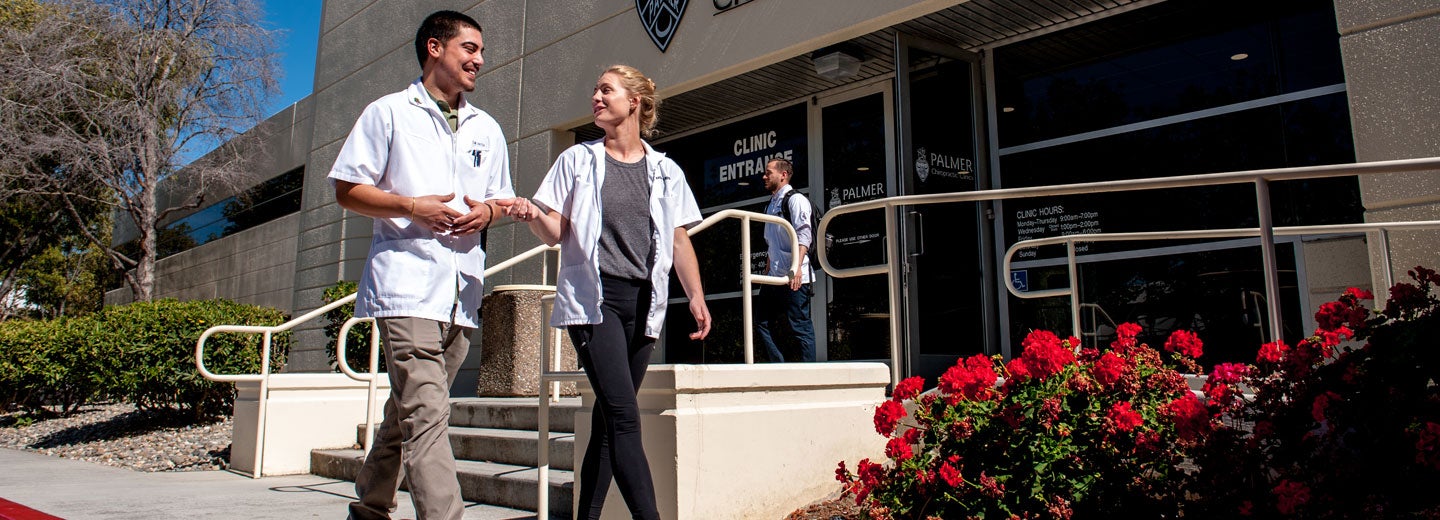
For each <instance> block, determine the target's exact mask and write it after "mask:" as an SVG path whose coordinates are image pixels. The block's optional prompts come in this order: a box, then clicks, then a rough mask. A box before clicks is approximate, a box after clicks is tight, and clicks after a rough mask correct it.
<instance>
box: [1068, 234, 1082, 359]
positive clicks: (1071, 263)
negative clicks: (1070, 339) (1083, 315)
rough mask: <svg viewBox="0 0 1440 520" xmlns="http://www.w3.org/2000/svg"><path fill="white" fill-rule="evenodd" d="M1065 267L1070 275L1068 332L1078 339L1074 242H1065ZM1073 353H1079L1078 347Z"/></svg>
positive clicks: (1077, 289)
mask: <svg viewBox="0 0 1440 520" xmlns="http://www.w3.org/2000/svg"><path fill="white" fill-rule="evenodd" d="M1065 258H1066V261H1065V267H1066V269H1067V270H1068V272H1069V273H1070V330H1071V334H1072V335H1074V336H1075V337H1077V338H1078V337H1080V333H1081V330H1080V288H1079V287H1077V285H1079V284H1080V276H1079V275H1078V274H1077V273H1078V272H1079V270H1078V269H1077V268H1076V265H1075V241H1074V240H1066V241H1065ZM1075 352H1077V353H1078V352H1080V346H1079V345H1076V346H1075Z"/></svg>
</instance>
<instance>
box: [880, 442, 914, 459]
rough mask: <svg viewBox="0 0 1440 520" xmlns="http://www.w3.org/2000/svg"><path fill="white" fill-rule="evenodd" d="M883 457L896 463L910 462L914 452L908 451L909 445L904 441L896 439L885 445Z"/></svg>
mask: <svg viewBox="0 0 1440 520" xmlns="http://www.w3.org/2000/svg"><path fill="white" fill-rule="evenodd" d="M885 456H886V457H890V458H892V459H895V460H897V461H900V460H910V458H911V457H914V456H915V452H914V451H911V450H910V443H908V442H905V439H903V438H900V437H896V438H894V439H890V442H887V443H885Z"/></svg>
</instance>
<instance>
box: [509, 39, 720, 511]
mask: <svg viewBox="0 0 1440 520" xmlns="http://www.w3.org/2000/svg"><path fill="white" fill-rule="evenodd" d="M590 102H591V109H592V110H593V112H594V115H595V125H596V126H598V127H600V128H601V129H603V130H605V137H604V138H603V139H599V140H595V141H591V142H588V143H582V144H577V145H575V146H573V147H571V148H570V149H568V150H566V151H565V152H564V153H562V154H561V155H560V157H559V159H557V160H556V161H555V165H554V166H552V167H551V168H550V172H549V173H548V174H546V176H545V180H544V181H542V182H541V184H540V188H539V190H537V192H536V194H535V199H534V203H533V204H531V202H530V201H527V200H525V199H515V201H514V202H509V201H507V202H506V204H507V205H509V204H513V206H511V207H510V208H507V210H506V213H508V214H509V215H511V216H512V217H514V218H516V219H518V220H521V221H526V222H529V223H530V230H531V231H532V232H534V233H535V235H536V236H538V237H540V239H541V240H543V241H544V242H545V243H546V244H550V245H554V244H556V243H559V244H560V246H561V247H560V273H559V277H558V279H557V280H556V282H555V287H556V294H555V312H554V313H553V314H552V318H551V325H553V326H556V327H559V326H564V327H566V330H567V332H568V333H569V334H570V339H571V342H572V343H574V345H575V347H576V351H577V352H578V354H579V359H580V363H581V365H582V366H583V367H584V369H585V375H586V376H587V378H588V379H589V382H590V386H591V388H593V389H594V391H595V397H596V403H595V410H594V413H593V419H594V420H593V423H592V427H591V434H590V443H589V446H588V447H586V449H585V460H584V463H583V464H582V465H581V469H580V505H579V511H578V512H577V513H578V514H577V515H576V516H577V517H578V518H592V519H594V518H600V509H601V506H602V505H603V504H604V502H605V493H606V491H607V490H608V489H609V488H610V481H611V479H612V478H613V479H614V480H615V481H616V482H617V483H618V484H619V488H620V493H621V495H622V496H623V497H624V498H625V503H626V505H627V506H629V508H630V514H631V516H632V517H634V518H644V519H657V518H659V513H658V512H657V510H656V505H655V489H654V484H653V482H652V480H651V476H650V466H649V463H648V462H647V460H646V458H645V450H644V446H643V444H642V442H641V437H640V413H639V405H638V403H637V401H636V397H635V395H636V392H637V391H638V390H639V388H640V383H641V381H642V380H644V378H645V371H646V369H647V368H648V367H649V362H650V354H651V352H652V351H653V350H654V348H655V340H656V339H657V338H658V337H659V336H660V328H661V327H662V326H663V325H664V323H665V308H666V303H667V300H668V293H669V288H670V268H671V267H672V265H673V267H674V268H675V273H676V275H677V276H679V278H680V284H681V286H682V287H684V288H685V295H686V297H688V298H689V300H690V314H691V315H693V316H694V318H695V324H696V326H697V329H698V330H696V331H695V332H693V333H691V334H690V338H691V339H692V340H699V339H703V338H704V337H705V336H706V335H708V334H709V333H710V311H709V309H708V308H707V307H706V306H705V291H704V290H703V289H702V288H701V284H700V268H699V265H698V262H697V261H696V258H695V249H694V247H693V246H692V245H691V244H690V238H689V235H688V234H687V233H686V230H687V229H688V228H690V227H693V226H694V225H695V224H698V223H699V222H700V210H699V207H698V206H697V205H696V203H695V196H694V195H693V194H692V193H691V191H690V186H689V185H688V184H686V182H685V175H684V173H683V172H682V171H680V168H679V166H677V165H676V164H675V162H674V161H672V160H670V159H668V158H666V157H665V155H664V154H662V153H659V152H656V151H655V150H654V149H652V148H651V147H650V145H649V144H648V143H646V142H645V141H644V140H643V139H641V136H642V135H645V136H649V135H650V134H651V133H652V132H653V131H654V129H655V121H656V118H657V115H658V114H657V112H658V109H659V105H660V101H659V98H657V97H656V95H655V83H654V82H653V81H651V80H650V79H649V78H647V77H645V75H644V74H642V73H640V71H638V70H636V69H635V68H633V67H629V66H625V65H616V66H612V67H610V68H609V69H607V70H606V71H605V73H604V74H602V75H601V76H600V79H599V81H597V82H596V84H595V91H594V93H593V95H591V97H590Z"/></svg>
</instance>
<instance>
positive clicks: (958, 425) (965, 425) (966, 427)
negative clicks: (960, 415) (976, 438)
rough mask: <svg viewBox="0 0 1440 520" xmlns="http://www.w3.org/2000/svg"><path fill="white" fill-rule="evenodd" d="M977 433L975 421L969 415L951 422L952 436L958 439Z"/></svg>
mask: <svg viewBox="0 0 1440 520" xmlns="http://www.w3.org/2000/svg"><path fill="white" fill-rule="evenodd" d="M974 433H975V423H973V422H971V421H970V418H969V417H966V418H964V419H961V420H959V421H955V422H953V423H950V436H951V437H954V438H955V439H957V440H964V439H968V438H970V436H971V435H973V434H974Z"/></svg>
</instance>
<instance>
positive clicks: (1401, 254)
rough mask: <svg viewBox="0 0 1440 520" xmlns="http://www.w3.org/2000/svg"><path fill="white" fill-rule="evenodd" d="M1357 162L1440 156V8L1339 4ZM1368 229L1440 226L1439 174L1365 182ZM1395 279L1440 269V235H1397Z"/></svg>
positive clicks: (1376, 255) (1376, 250)
mask: <svg viewBox="0 0 1440 520" xmlns="http://www.w3.org/2000/svg"><path fill="white" fill-rule="evenodd" d="M1335 10H1336V17H1337V21H1338V25H1339V30H1340V34H1341V37H1340V49H1341V52H1342V53H1343V59H1344V63H1345V82H1346V87H1347V90H1348V94H1349V97H1350V106H1351V110H1350V114H1351V115H1350V117H1351V124H1352V126H1353V127H1354V134H1355V159H1356V160H1357V161H1362V162H1363V161H1380V160H1390V159H1409V158H1418V157H1436V156H1440V50H1437V49H1440V1H1436V0H1386V1H1377V0H1336V1H1335ZM1360 191H1361V197H1362V199H1363V201H1364V204H1365V209H1366V213H1365V219H1366V221H1369V222H1390V221H1401V220H1440V172H1435V171H1427V172H1417V173H1406V174H1392V175H1385V176H1372V177H1366V178H1361V180H1360ZM1390 252H1391V259H1392V266H1393V268H1392V271H1391V275H1392V277H1393V278H1394V279H1395V280H1396V281H1404V280H1406V279H1407V278H1406V277H1405V271H1406V270H1407V269H1410V268H1413V267H1415V266H1416V265H1426V266H1432V267H1433V266H1435V265H1436V264H1437V263H1440V231H1411V232H1400V233H1393V234H1392V235H1391V237H1390ZM1370 257H1371V265H1372V266H1374V267H1373V269H1372V280H1373V281H1372V283H1373V284H1374V286H1375V287H1377V288H1380V290H1378V291H1376V292H1377V293H1381V294H1383V293H1384V289H1385V287H1384V285H1385V284H1384V281H1383V280H1384V275H1385V273H1384V265H1385V263H1384V261H1383V260H1384V259H1383V257H1382V256H1381V252H1380V244H1379V241H1378V240H1372V241H1371V246H1370Z"/></svg>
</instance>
